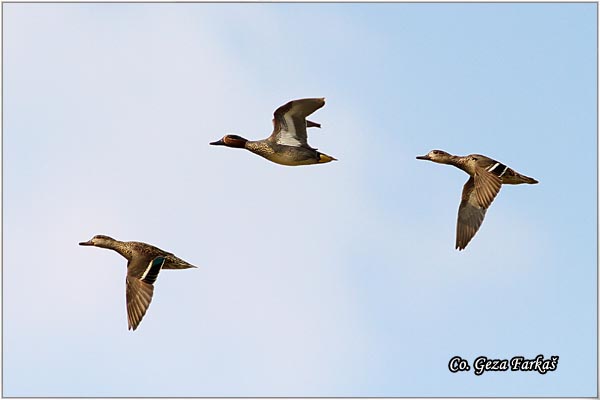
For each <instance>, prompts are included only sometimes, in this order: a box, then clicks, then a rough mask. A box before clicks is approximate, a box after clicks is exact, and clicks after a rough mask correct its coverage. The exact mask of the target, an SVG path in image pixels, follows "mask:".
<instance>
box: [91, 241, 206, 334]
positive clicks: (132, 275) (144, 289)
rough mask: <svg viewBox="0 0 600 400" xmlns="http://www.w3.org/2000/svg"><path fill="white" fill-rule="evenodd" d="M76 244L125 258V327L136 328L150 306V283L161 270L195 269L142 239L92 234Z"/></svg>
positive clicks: (152, 290)
mask: <svg viewBox="0 0 600 400" xmlns="http://www.w3.org/2000/svg"><path fill="white" fill-rule="evenodd" d="M79 245H80V246H96V247H102V248H105V249H111V250H114V251H116V252H117V253H119V254H120V255H122V256H123V257H125V258H126V259H127V277H126V278H125V286H126V289H125V297H126V299H127V322H128V326H129V329H133V330H136V328H137V327H138V325H139V324H140V322H141V321H142V318H144V315H145V314H146V311H147V310H148V307H149V306H150V302H151V301H152V295H153V294H154V282H155V281H156V278H157V277H158V273H159V272H160V270H161V269H186V268H196V267H195V266H194V265H192V264H190V263H188V262H187V261H183V260H182V259H181V258H178V257H175V256H174V255H173V254H171V253H169V252H166V251H164V250H161V249H159V248H158V247H154V246H152V245H150V244H146V243H142V242H121V241H119V240H115V239H113V238H111V237H109V236H105V235H96V236H94V237H93V238H91V239H90V240H88V241H87V242H81V243H79Z"/></svg>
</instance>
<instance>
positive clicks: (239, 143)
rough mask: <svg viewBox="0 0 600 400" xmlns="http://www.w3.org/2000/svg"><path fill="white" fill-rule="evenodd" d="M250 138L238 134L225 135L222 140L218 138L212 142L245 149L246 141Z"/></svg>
mask: <svg viewBox="0 0 600 400" xmlns="http://www.w3.org/2000/svg"><path fill="white" fill-rule="evenodd" d="M247 141H248V139H244V138H243V137H241V136H238V135H225V136H223V138H222V139H221V140H217V141H216V142H211V143H210V144H212V145H213V146H227V147H237V148H240V149H243V148H244V147H245V146H246V142H247Z"/></svg>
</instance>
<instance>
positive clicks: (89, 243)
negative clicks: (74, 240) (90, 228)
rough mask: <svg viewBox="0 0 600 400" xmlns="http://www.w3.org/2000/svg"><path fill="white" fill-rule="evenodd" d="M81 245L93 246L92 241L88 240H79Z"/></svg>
mask: <svg viewBox="0 0 600 400" xmlns="http://www.w3.org/2000/svg"><path fill="white" fill-rule="evenodd" d="M79 245H80V246H93V244H92V242H91V241H87V242H79Z"/></svg>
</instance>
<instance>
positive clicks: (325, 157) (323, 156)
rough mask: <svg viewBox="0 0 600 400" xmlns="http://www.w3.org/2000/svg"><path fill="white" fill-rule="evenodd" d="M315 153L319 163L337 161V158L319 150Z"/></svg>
mask: <svg viewBox="0 0 600 400" xmlns="http://www.w3.org/2000/svg"><path fill="white" fill-rule="evenodd" d="M317 153H318V154H319V164H323V163H328V162H330V161H337V158H333V157H331V156H328V155H327V154H323V153H320V152H317Z"/></svg>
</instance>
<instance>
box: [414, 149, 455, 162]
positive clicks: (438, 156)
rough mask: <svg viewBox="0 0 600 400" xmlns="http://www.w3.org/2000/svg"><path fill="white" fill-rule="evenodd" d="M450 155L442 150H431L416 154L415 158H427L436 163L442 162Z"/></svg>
mask: <svg viewBox="0 0 600 400" xmlns="http://www.w3.org/2000/svg"><path fill="white" fill-rule="evenodd" d="M449 157H450V154H448V153H446V152H445V151H443V150H431V151H430V152H429V153H427V154H425V155H424V156H417V160H429V161H433V162H437V163H444V161H445V160H447V159H448V158H449Z"/></svg>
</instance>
